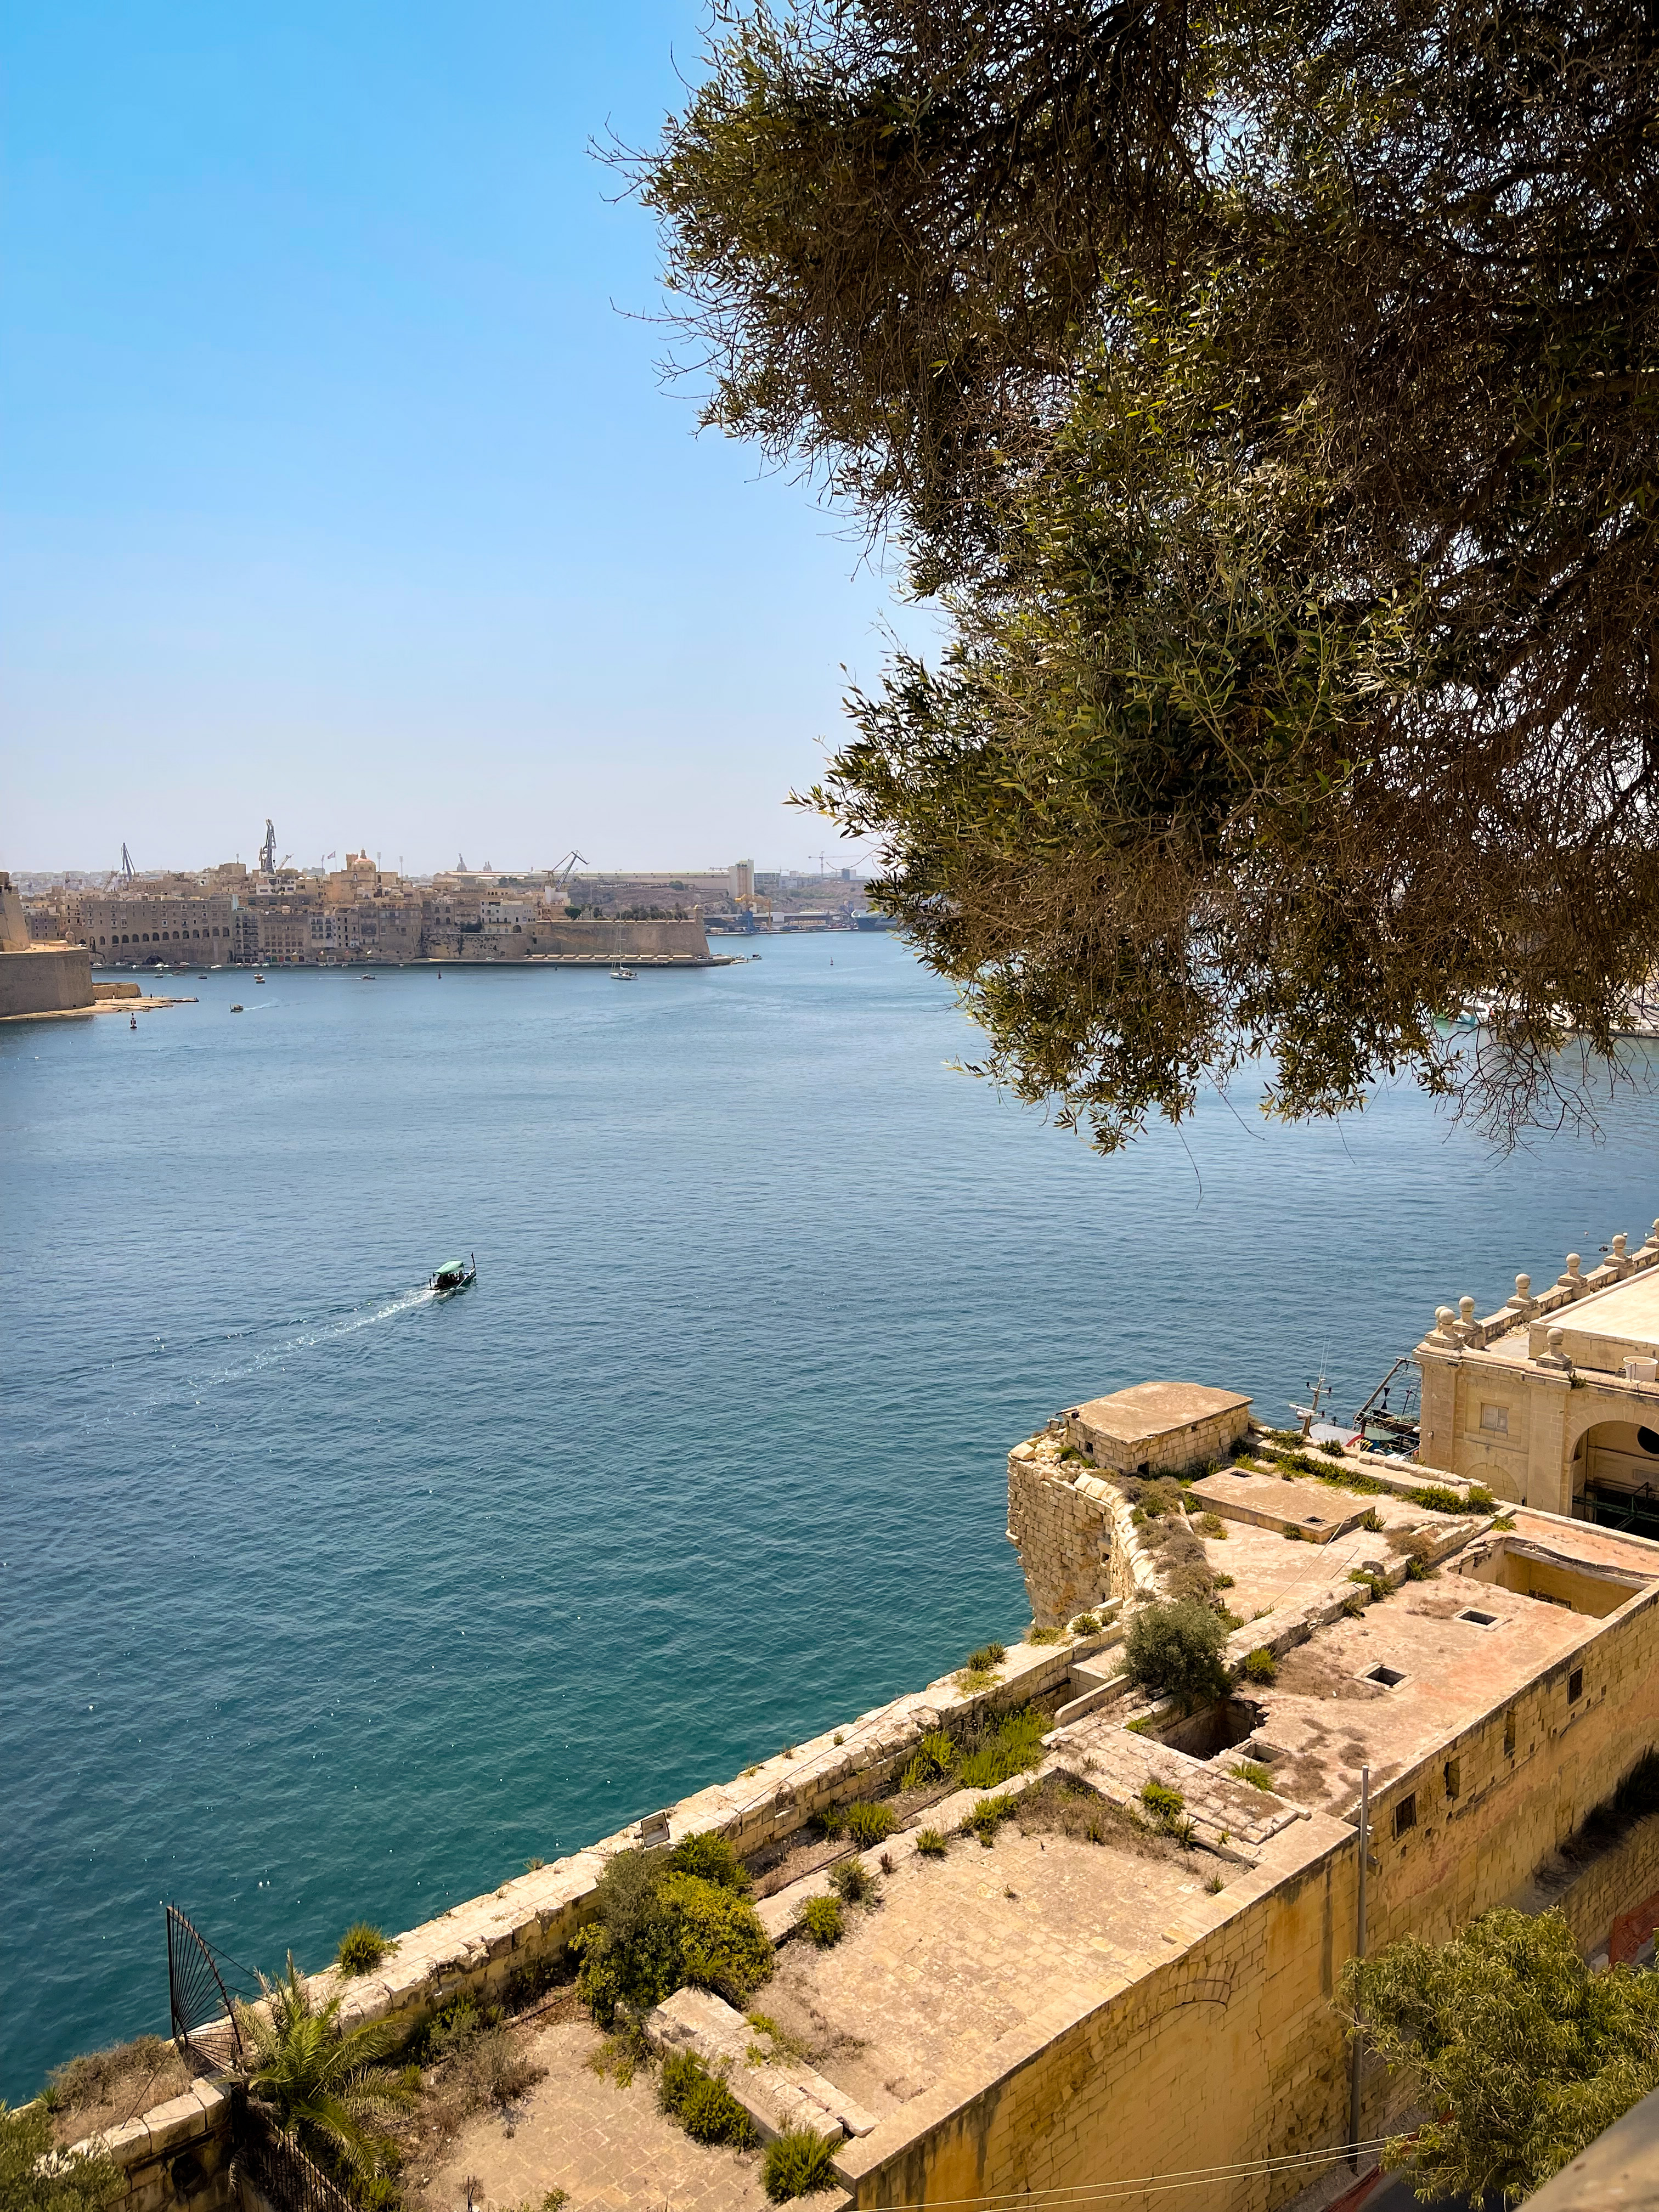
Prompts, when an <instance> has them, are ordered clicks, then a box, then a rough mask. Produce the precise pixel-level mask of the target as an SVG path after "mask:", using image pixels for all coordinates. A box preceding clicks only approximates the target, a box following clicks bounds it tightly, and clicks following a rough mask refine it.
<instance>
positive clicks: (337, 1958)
mask: <svg viewBox="0 0 1659 2212" xmlns="http://www.w3.org/2000/svg"><path fill="white" fill-rule="evenodd" d="M391 1948H392V1946H391V1944H390V1943H389V1942H387V1940H386V1936H385V1935H384V1933H383V1932H382V1931H381V1930H380V1929H378V1928H375V1927H372V1926H371V1925H370V1923H368V1921H367V1920H354V1921H353V1923H351V1925H350V1927H349V1928H348V1929H346V1932H345V1934H344V1935H343V1936H341V1938H340V1948H339V1949H338V1950H337V1952H336V1953H335V1954H334V1963H335V1964H336V1966H338V1968H339V1969H340V1972H342V1973H343V1974H367V1973H370V1972H373V1971H374V1968H375V1967H376V1966H379V1965H380V1961H381V1960H382V1959H384V1958H385V1957H386V1954H387V1952H388V1951H390V1950H391Z"/></svg>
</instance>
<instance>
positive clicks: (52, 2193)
mask: <svg viewBox="0 0 1659 2212" xmlns="http://www.w3.org/2000/svg"><path fill="white" fill-rule="evenodd" d="M51 2149H52V2118H51V2115H50V2113H49V2112H48V2111H47V2109H46V2106H45V2104H44V2103H41V2102H39V2101H37V2102H36V2103H35V2104H33V2106H27V2105H26V2106H24V2107H23V2109H22V2110H21V2112H14V2111H13V2110H11V2108H10V2107H9V2106H7V2105H6V2104H4V2103H3V2102H0V2205H3V2206H4V2207H5V2212H105V2208H106V2206H108V2205H110V2204H112V2203H113V2202H114V2201H115V2199H116V2198H117V2197H122V2196H125V2193H126V2181H125V2177H124V2176H123V2175H121V2174H120V2173H119V2172H117V2170H116V2168H115V2166H114V2163H113V2161H112V2160H109V2159H107V2158H102V2157H93V2158H88V2157H84V2156H82V2157H80V2158H74V2159H71V2158H69V2157H63V2158H60V2159H58V2160H54V2161H53V2163H52V2167H51V2169H50V2170H49V2171H45V2172H43V2171H42V2170H41V2167H40V2160H42V2159H43V2158H45V2157H46V2155H47V2154H48V2153H49V2152H50V2151H51Z"/></svg>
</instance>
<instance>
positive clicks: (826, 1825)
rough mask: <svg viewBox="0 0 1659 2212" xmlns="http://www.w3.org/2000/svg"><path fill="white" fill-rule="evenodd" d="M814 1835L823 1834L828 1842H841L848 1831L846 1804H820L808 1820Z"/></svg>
mask: <svg viewBox="0 0 1659 2212" xmlns="http://www.w3.org/2000/svg"><path fill="white" fill-rule="evenodd" d="M806 1825H807V1826H808V1827H809V1828H811V1831H812V1832H813V1833H814V1835H818V1836H822V1837H823V1839H824V1841H825V1842H826V1843H830V1844H836V1843H839V1842H840V1841H841V1839H842V1837H843V1836H844V1835H845V1834H846V1833H847V1808H846V1806H845V1805H820V1806H819V1808H818V1809H817V1812H816V1813H814V1814H812V1816H811V1820H808V1822H807V1824H806Z"/></svg>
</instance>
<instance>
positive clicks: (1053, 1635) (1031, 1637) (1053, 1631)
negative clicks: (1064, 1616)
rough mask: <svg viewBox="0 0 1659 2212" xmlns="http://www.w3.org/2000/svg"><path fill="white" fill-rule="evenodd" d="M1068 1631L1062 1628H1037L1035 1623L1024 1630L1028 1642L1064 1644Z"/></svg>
mask: <svg viewBox="0 0 1659 2212" xmlns="http://www.w3.org/2000/svg"><path fill="white" fill-rule="evenodd" d="M1067 1633H1068V1632H1067V1631H1066V1629H1063V1628H1038V1627H1037V1626H1036V1624H1035V1623H1033V1625H1032V1626H1030V1628H1028V1629H1027V1630H1026V1632H1025V1641H1026V1642H1027V1643H1028V1644H1064V1643H1065V1641H1066V1635H1067Z"/></svg>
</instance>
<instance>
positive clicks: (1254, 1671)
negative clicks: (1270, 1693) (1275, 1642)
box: [1238, 1644, 1279, 1688]
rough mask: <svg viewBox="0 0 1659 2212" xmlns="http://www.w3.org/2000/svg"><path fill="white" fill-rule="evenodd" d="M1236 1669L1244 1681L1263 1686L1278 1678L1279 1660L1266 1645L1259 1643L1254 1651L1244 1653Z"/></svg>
mask: <svg viewBox="0 0 1659 2212" xmlns="http://www.w3.org/2000/svg"><path fill="white" fill-rule="evenodd" d="M1238 1671H1239V1673H1240V1674H1241V1675H1242V1676H1243V1679H1244V1680H1245V1681H1247V1682H1259V1683H1261V1685H1262V1686H1263V1687H1264V1688H1265V1687H1266V1686H1267V1684H1268V1683H1269V1682H1276V1681H1277V1680H1279V1662H1278V1660H1277V1659H1275V1658H1274V1657H1273V1653H1272V1652H1271V1651H1269V1650H1268V1649H1267V1645H1266V1644H1258V1645H1257V1646H1256V1648H1255V1650H1254V1651H1247V1652H1246V1653H1245V1655H1244V1656H1243V1659H1242V1660H1241V1661H1240V1662H1239V1668H1238Z"/></svg>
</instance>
